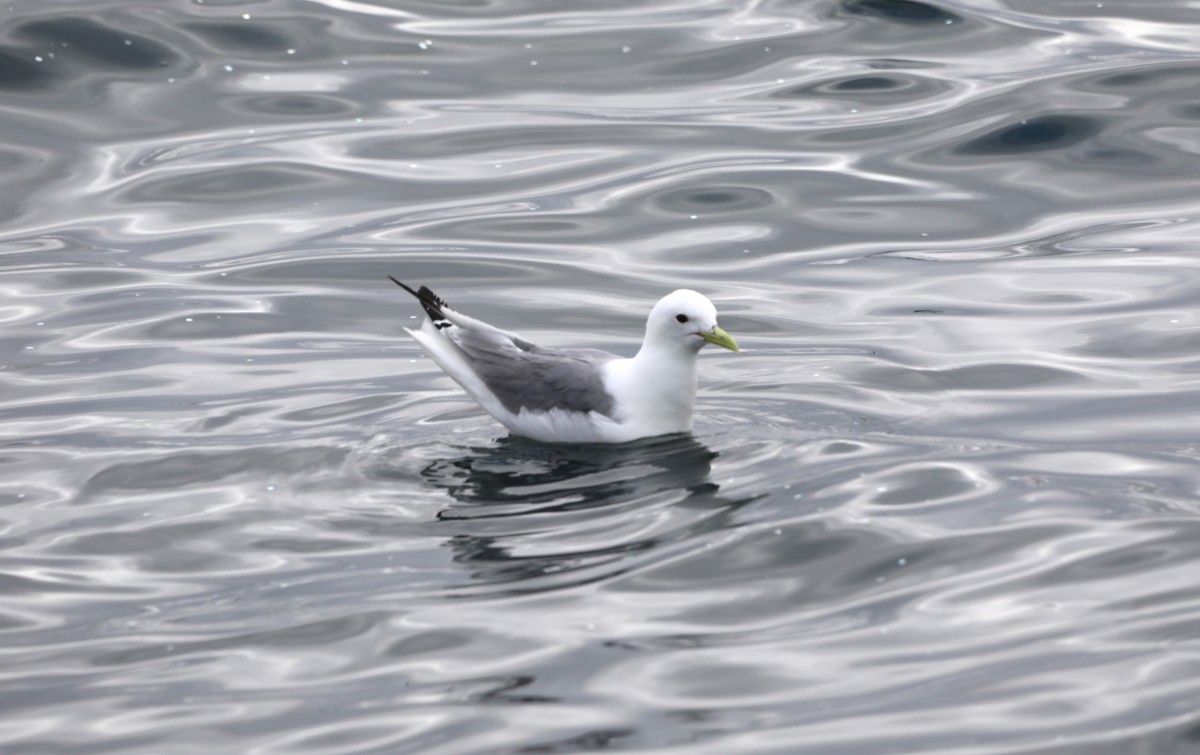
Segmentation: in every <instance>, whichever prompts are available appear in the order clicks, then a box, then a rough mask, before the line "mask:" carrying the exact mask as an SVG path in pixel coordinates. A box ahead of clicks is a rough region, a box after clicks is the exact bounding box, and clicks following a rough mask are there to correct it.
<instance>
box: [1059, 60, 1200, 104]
mask: <svg viewBox="0 0 1200 755" xmlns="http://www.w3.org/2000/svg"><path fill="white" fill-rule="evenodd" d="M1198 76H1200V67H1197V66H1195V65H1180V64H1168V65H1163V64H1158V65H1155V66H1148V67H1142V68H1137V69H1134V70H1127V71H1121V72H1120V73H1103V74H1095V75H1092V76H1089V77H1087V78H1084V79H1082V80H1081V81H1080V88H1081V89H1084V90H1087V91H1114V90H1115V91H1130V92H1132V93H1134V94H1135V95H1137V96H1138V98H1139V99H1141V98H1143V97H1144V96H1146V95H1147V94H1149V93H1151V92H1155V93H1162V92H1180V93H1184V92H1189V93H1190V92H1192V91H1194V88H1195V82H1196V78H1197V77H1198Z"/></svg>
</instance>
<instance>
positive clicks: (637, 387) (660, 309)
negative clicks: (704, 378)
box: [388, 275, 738, 443]
mask: <svg viewBox="0 0 1200 755" xmlns="http://www.w3.org/2000/svg"><path fill="white" fill-rule="evenodd" d="M388 278H389V279H390V280H391V281H392V282H393V283H395V284H396V285H397V286H400V287H401V288H403V289H404V290H405V291H407V292H409V293H410V294H412V295H413V296H415V297H416V298H417V301H419V302H420V304H421V308H422V309H424V310H425V314H426V315H427V317H426V319H425V322H424V323H422V324H421V327H420V329H418V330H410V329H409V328H405V329H404V330H405V331H406V332H407V333H408V334H409V335H410V336H412V337H413V338H415V339H416V341H417V343H419V344H420V345H421V347H422V348H424V349H425V351H426V353H428V354H429V356H430V357H431V358H432V359H433V361H434V362H436V363H437V365H438V366H439V367H441V368H442V369H443V370H444V371H445V372H446V374H447V375H449V376H450V377H451V378H453V379H454V381H455V382H456V383H458V384H459V385H460V386H462V388H463V390H465V391H466V392H467V394H468V395H470V397H471V398H473V399H475V402H476V403H478V404H479V405H480V406H481V407H482V408H483V410H484V411H486V412H487V413H488V414H490V415H492V417H494V418H495V419H496V420H498V421H499V422H500V424H502V425H504V426H505V427H506V428H508V430H509V432H511V433H512V434H513V435H519V436H522V437H526V438H532V439H534V440H538V441H542V442H546V443H624V442H627V441H631V440H636V439H638V438H647V437H652V436H655V435H667V434H671V433H686V432H691V429H692V405H693V404H694V402H695V399H696V357H697V355H698V354H699V353H700V349H701V348H702V347H703V346H704V345H705V344H709V343H711V344H716V345H717V346H722V347H724V348H726V349H729V350H730V351H737V350H738V345H737V342H736V341H734V340H733V337H732V336H730V335H729V334H728V333H726V332H725V331H724V330H721V328H720V327H718V326H717V309H716V307H714V306H713V304H712V302H710V301H709V300H708V299H707V298H705V297H704V296H703V295H702V294H698V293H696V292H695V291H690V290H688V289H680V290H678V291H674V292H672V293H670V294H667V295H666V296H664V297H663V298H662V299H660V300H659V302H658V303H657V304H655V305H654V308H653V309H651V310H650V317H649V318H648V319H647V320H646V336H645V338H644V339H643V340H642V347H641V349H640V350H638V353H637V355H636V356H634V357H632V358H628V359H626V358H622V357H619V356H617V355H616V354H610V353H608V352H607V351H600V350H598V349H551V348H545V347H542V346H537V345H535V344H534V343H532V342H531V341H528V340H526V339H525V338H522V337H521V336H519V335H517V334H516V333H510V332H508V331H504V330H501V329H499V328H497V327H494V326H492V325H488V324H487V323H486V322H482V321H480V320H476V319H475V318H473V317H468V316H467V315H464V314H461V313H460V312H456V311H455V310H453V309H451V308H450V306H449V305H448V304H446V302H445V301H443V300H442V299H440V298H438V296H437V295H436V294H434V293H433V291H430V290H429V288H427V287H425V286H421V287H420V288H418V289H416V290H413V289H412V288H410V287H409V286H407V285H405V284H403V283H401V282H400V281H398V280H396V279H395V278H393V277H392V276H390V275H389V276H388Z"/></svg>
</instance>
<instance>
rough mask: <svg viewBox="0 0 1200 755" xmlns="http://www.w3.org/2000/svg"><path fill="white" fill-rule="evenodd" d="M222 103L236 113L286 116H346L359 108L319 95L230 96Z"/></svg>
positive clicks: (348, 102) (334, 98) (344, 101)
mask: <svg viewBox="0 0 1200 755" xmlns="http://www.w3.org/2000/svg"><path fill="white" fill-rule="evenodd" d="M224 104H225V107H228V108H229V109H230V110H232V111H235V112H239V113H245V114H248V115H268V116H280V117H285V118H328V117H331V116H344V115H349V114H352V113H354V112H357V110H358V106H357V105H356V104H355V103H353V102H350V101H348V100H345V99H342V98H339V97H331V96H328V95H319V94H281V95H264V96H253V97H230V98H227V99H226V100H225V101H224Z"/></svg>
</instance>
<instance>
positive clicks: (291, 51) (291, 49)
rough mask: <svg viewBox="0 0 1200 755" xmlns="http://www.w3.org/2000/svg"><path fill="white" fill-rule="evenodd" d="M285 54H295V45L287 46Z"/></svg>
mask: <svg viewBox="0 0 1200 755" xmlns="http://www.w3.org/2000/svg"><path fill="white" fill-rule="evenodd" d="M287 54H288V55H295V54H296V48H295V47H289V48H288V50H287Z"/></svg>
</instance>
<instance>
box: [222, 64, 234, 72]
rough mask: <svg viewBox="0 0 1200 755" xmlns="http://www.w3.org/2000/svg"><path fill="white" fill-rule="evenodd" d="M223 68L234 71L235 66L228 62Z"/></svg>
mask: <svg viewBox="0 0 1200 755" xmlns="http://www.w3.org/2000/svg"><path fill="white" fill-rule="evenodd" d="M223 68H224V69H225V70H226V71H229V72H232V71H233V66H231V65H229V64H228V63H226V64H225V65H224V66H223Z"/></svg>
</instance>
